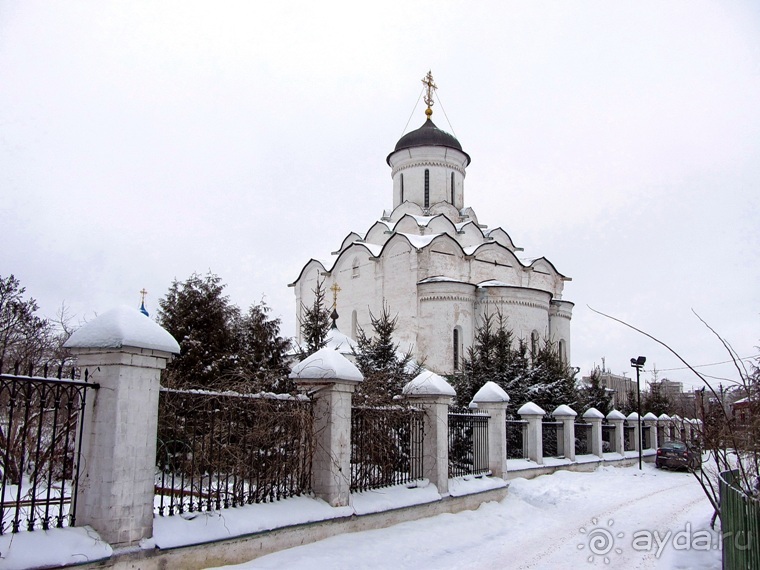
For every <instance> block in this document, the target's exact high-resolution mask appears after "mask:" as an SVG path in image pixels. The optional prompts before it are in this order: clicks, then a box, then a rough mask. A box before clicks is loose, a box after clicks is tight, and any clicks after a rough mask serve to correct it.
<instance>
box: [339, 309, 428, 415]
mask: <svg viewBox="0 0 760 570" xmlns="http://www.w3.org/2000/svg"><path fill="white" fill-rule="evenodd" d="M370 322H371V323H372V334H371V336H370V335H368V334H367V333H366V332H365V331H364V330H363V329H359V331H358V334H357V337H356V344H357V348H355V349H354V355H355V357H356V366H357V367H358V368H359V370H360V371H361V373H362V374H363V375H364V381H363V382H362V383H361V384H359V386H357V389H356V392H355V394H354V401H355V402H357V403H365V404H373V405H374V404H387V403H390V402H392V401H393V399H394V397H395V396H399V395H401V391H402V389H403V387H404V385H405V384H406V383H407V382H409V381H410V380H412V378H414V377H415V376H416V375H417V374H418V372H419V370H420V367H419V365H417V364H416V363H413V362H412V355H411V352H409V351H407V352H405V353H402V352H400V350H399V345H398V343H396V342H394V341H393V333H394V331H395V330H396V324H397V318H396V317H391V313H390V309H389V307H388V305H383V310H382V312H381V313H380V316H379V317H376V316H375V315H373V314H370Z"/></svg>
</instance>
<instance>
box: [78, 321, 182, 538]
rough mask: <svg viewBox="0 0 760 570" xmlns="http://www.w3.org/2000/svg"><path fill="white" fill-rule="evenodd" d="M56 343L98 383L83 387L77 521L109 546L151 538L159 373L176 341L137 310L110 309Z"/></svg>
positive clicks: (174, 349)
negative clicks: (84, 403)
mask: <svg viewBox="0 0 760 570" xmlns="http://www.w3.org/2000/svg"><path fill="white" fill-rule="evenodd" d="M64 346H65V347H66V348H69V349H70V350H71V352H72V353H73V354H74V355H75V356H76V358H77V365H78V366H79V367H81V368H85V369H87V371H88V373H89V378H90V380H91V381H92V382H98V383H99V384H100V390H88V391H87V398H88V400H90V401H88V403H87V408H86V410H85V417H84V423H83V430H82V442H81V443H82V448H81V449H82V457H81V458H80V465H82V469H81V471H80V480H79V495H78V500H77V505H76V512H75V516H76V521H77V524H78V525H90V526H92V528H94V529H95V530H96V531H97V532H98V533H99V534H100V536H101V537H102V538H103V540H105V541H107V542H108V543H109V544H111V545H113V546H134V545H137V544H138V543H139V542H140V540H142V539H143V538H150V537H151V536H152V535H153V495H154V487H155V472H156V439H157V437H158V436H157V429H158V395H159V390H160V375H161V370H162V369H163V368H164V367H165V366H166V363H167V361H168V360H169V359H171V358H172V354H177V353H179V345H178V344H177V341H175V340H174V338H173V337H172V336H171V335H170V334H169V333H168V332H166V331H165V330H164V329H163V328H161V327H160V326H159V325H157V324H156V323H155V322H153V321H152V320H150V319H149V318H148V317H146V316H145V315H143V314H142V313H140V311H138V310H137V309H132V308H130V307H118V308H116V309H113V310H111V311H108V312H106V313H104V314H103V315H101V316H99V317H97V318H96V319H94V320H92V321H90V322H89V323H87V324H86V325H84V326H83V327H82V328H80V329H79V330H77V331H76V332H75V333H74V334H73V335H71V338H69V340H68V341H67V342H66V344H65V345H64Z"/></svg>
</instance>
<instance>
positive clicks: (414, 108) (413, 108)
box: [399, 87, 446, 138]
mask: <svg viewBox="0 0 760 570" xmlns="http://www.w3.org/2000/svg"><path fill="white" fill-rule="evenodd" d="M424 92H425V88H424V87H423V88H422V89H421V90H420V95H419V97H417V101H416V102H415V103H414V107H412V112H411V114H410V115H409V119H408V120H407V121H406V125H404V130H403V131H401V136H400V137H399V138H401V137H403V136H404V133H405V132H406V129H407V128H408V127H409V123H410V122H411V121H412V117H413V116H414V111H415V110H416V109H417V105H418V104H419V102H420V99H422V94H423V93H424ZM441 108H443V107H441ZM445 114H446V113H444V115H445Z"/></svg>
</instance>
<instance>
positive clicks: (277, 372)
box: [238, 301, 295, 393]
mask: <svg viewBox="0 0 760 570" xmlns="http://www.w3.org/2000/svg"><path fill="white" fill-rule="evenodd" d="M270 311H271V308H270V307H269V306H267V304H266V303H265V302H264V301H261V302H260V303H259V304H257V305H251V307H250V308H249V309H248V313H246V314H245V315H243V316H242V317H241V318H240V321H239V323H238V335H239V342H240V354H239V358H238V367H239V369H240V373H241V375H242V376H243V378H244V379H245V380H246V381H247V382H248V383H249V384H250V388H251V389H255V390H263V391H273V392H281V393H282V392H292V391H293V390H294V389H295V386H294V385H293V382H292V381H291V380H290V379H289V378H288V374H289V373H290V368H289V367H288V365H287V363H286V361H285V354H286V352H287V351H288V349H289V348H290V341H289V340H287V339H284V338H282V337H281V336H280V319H278V318H275V319H270V318H269V313H270Z"/></svg>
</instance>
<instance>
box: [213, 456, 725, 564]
mask: <svg viewBox="0 0 760 570" xmlns="http://www.w3.org/2000/svg"><path fill="white" fill-rule="evenodd" d="M711 515H712V510H711V508H710V505H709V503H708V502H707V500H706V498H705V496H704V494H703V492H702V490H701V488H700V487H699V485H698V484H697V482H696V480H695V479H694V477H693V476H691V475H689V474H687V473H678V472H669V471H659V470H657V469H655V468H654V466H653V465H651V464H644V469H643V471H639V470H638V467H626V468H623V467H617V468H616V467H602V468H600V469H598V470H597V471H595V472H593V473H572V472H568V471H559V472H557V473H554V474H553V475H545V476H542V477H537V478H536V479H532V480H526V479H515V480H514V481H512V482H511V486H510V490H509V495H508V496H507V498H505V499H504V500H503V501H502V502H500V503H488V504H485V505H483V506H481V508H480V509H478V510H477V511H466V512H462V513H458V514H456V515H451V514H445V515H439V516H436V517H432V518H429V519H424V520H421V521H415V522H410V523H403V524H399V525H396V526H393V527H390V528H387V529H382V530H374V531H366V532H359V533H351V534H345V535H341V536H337V537H333V538H330V539H327V540H323V541H320V542H317V543H314V544H310V545H306V546H301V547H298V548H291V549H289V550H285V551H282V552H278V553H275V554H271V555H269V556H264V557H262V558H258V559H256V560H254V561H251V562H248V563H246V564H241V565H237V566H227V567H226V568H258V569H262V568H289V569H298V568H303V569H309V570H314V569H330V570H339V569H343V568H345V569H347V570H349V569H350V570H354V569H355V568H357V567H361V568H363V569H366V568H393V569H405V568H408V569H410V570H411V569H414V570H417V569H428V568H431V569H432V568H435V569H446V568H452V569H454V568H456V569H457V570H460V569H461V568H477V569H481V568H483V569H487V568H493V569H497V568H498V569H502V568H535V569H542V568H547V569H549V568H551V569H558V568H560V569H565V568H594V567H598V568H605V567H606V568H641V569H646V568H657V569H665V568H668V569H671V568H684V569H687V568H688V569H708V568H709V569H718V568H720V567H721V558H720V555H721V553H720V541H719V533H717V532H713V531H710V530H709V520H710V517H711Z"/></svg>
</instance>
